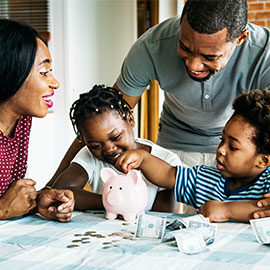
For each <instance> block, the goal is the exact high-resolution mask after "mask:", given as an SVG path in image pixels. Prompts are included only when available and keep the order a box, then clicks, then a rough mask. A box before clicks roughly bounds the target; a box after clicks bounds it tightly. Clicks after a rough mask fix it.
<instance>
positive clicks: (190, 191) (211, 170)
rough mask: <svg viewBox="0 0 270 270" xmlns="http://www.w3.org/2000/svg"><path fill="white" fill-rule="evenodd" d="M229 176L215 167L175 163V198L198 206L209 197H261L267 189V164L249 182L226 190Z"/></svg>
mask: <svg viewBox="0 0 270 270" xmlns="http://www.w3.org/2000/svg"><path fill="white" fill-rule="evenodd" d="M229 183H230V179H228V178H224V177H223V176H222V175H221V174H220V173H219V170H218V169H217V168H216V167H210V166H205V165H202V166H195V167H193V168H183V167H181V166H178V169H177V174H176V182H175V187H174V189H175V190H174V191H175V199H176V201H178V202H183V203H186V204H188V205H191V206H193V207H195V208H196V209H199V208H200V206H201V205H202V204H204V203H205V202H207V201H209V200H217V201H237V200H239V201H248V200H257V199H261V198H263V195H264V194H265V193H268V192H270V169H269V167H268V168H267V169H266V170H265V171H264V172H263V173H262V174H261V175H260V176H259V178H258V179H255V180H253V181H252V182H251V183H249V184H247V185H245V186H243V187H241V188H237V189H235V190H232V191H231V192H230V191H229Z"/></svg>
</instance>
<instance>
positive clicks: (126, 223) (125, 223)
mask: <svg viewBox="0 0 270 270" xmlns="http://www.w3.org/2000/svg"><path fill="white" fill-rule="evenodd" d="M130 224H131V223H129V222H123V223H122V225H130Z"/></svg>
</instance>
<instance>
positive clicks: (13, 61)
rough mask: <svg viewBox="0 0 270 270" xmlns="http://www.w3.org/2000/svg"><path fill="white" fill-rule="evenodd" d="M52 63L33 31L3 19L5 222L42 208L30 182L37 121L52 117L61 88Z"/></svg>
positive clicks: (0, 130) (1, 194) (0, 116)
mask: <svg viewBox="0 0 270 270" xmlns="http://www.w3.org/2000/svg"><path fill="white" fill-rule="evenodd" d="M51 62H52V60H51V57H50V54H49V51H48V48H47V46H46V45H45V43H44V42H43V41H42V39H41V38H40V37H39V35H38V33H37V32H36V31H35V30H34V29H33V28H32V27H30V26H29V25H26V24H23V23H19V22H15V21H11V20H5V19H1V20H0V63H1V65H0V219H10V218H14V217H18V216H21V215H24V214H26V213H29V211H30V210H32V209H34V208H35V207H36V198H37V191H36V190H35V187H34V185H35V181H33V180H31V179H24V177H25V173H26V168H27V156H28V144H29V135H30V129H31V122H32V117H39V118H42V117H44V116H46V114H47V113H48V109H49V108H50V107H52V106H53V102H52V101H51V100H50V97H51V96H53V95H54V90H55V89H57V88H58V87H59V83H58V81H57V80H56V79H55V78H54V76H53V75H52V73H51V71H52V70H51ZM53 192H54V193H53ZM53 192H51V194H52V196H56V193H55V191H53ZM63 192H67V191H63ZM65 194H66V193H65ZM47 197H48V196H47Z"/></svg>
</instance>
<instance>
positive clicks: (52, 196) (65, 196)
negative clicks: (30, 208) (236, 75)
mask: <svg viewBox="0 0 270 270" xmlns="http://www.w3.org/2000/svg"><path fill="white" fill-rule="evenodd" d="M74 204H75V202H74V195H73V192H72V191H71V190H68V189H58V190H57V189H46V190H42V191H40V195H39V197H38V212H39V213H40V214H41V215H42V216H44V217H45V218H48V219H52V220H58V221H60V222H68V221H70V219H71V215H72V211H73V209H74Z"/></svg>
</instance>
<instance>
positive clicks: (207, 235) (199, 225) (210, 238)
mask: <svg viewBox="0 0 270 270" xmlns="http://www.w3.org/2000/svg"><path fill="white" fill-rule="evenodd" d="M188 228H190V229H196V230H200V231H201V233H202V235H203V239H204V242H205V244H206V245H207V246H208V245H210V244H212V243H213V242H214V241H215V238H216V233H217V225H216V224H213V223H210V222H201V221H196V220H191V221H190V222H189V227H188Z"/></svg>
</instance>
